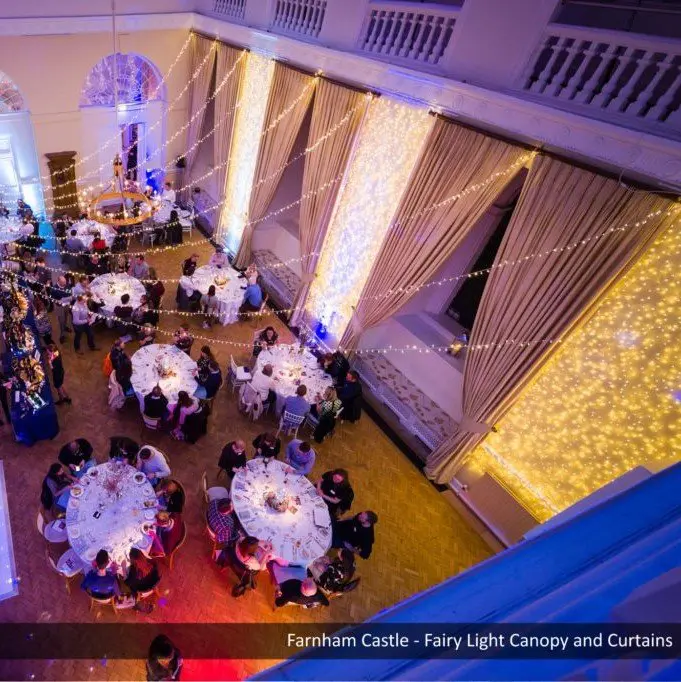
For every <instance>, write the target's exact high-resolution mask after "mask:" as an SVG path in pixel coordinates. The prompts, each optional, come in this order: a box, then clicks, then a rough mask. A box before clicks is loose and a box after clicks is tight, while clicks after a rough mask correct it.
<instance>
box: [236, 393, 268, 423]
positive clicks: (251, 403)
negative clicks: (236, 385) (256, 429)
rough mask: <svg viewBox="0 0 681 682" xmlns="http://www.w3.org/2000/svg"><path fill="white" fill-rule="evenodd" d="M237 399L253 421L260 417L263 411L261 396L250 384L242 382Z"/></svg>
mask: <svg viewBox="0 0 681 682" xmlns="http://www.w3.org/2000/svg"><path fill="white" fill-rule="evenodd" d="M239 401H240V403H241V407H242V409H243V411H244V413H245V414H247V415H250V416H251V419H252V420H253V421H256V420H258V419H259V418H260V416H261V415H262V412H263V406H262V398H261V397H260V393H258V391H256V390H255V389H254V388H253V386H251V385H250V384H243V385H242V387H241V391H240V392H239Z"/></svg>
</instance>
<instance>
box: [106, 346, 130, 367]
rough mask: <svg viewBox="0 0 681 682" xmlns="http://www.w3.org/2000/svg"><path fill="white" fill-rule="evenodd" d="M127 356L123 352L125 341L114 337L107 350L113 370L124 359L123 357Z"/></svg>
mask: <svg viewBox="0 0 681 682" xmlns="http://www.w3.org/2000/svg"><path fill="white" fill-rule="evenodd" d="M127 357H128V356H127V355H126V353H125V341H124V340H123V339H116V340H115V341H114V342H113V345H112V346H111V350H110V351H109V358H110V360H111V366H112V367H113V368H114V371H115V370H117V369H118V367H119V366H120V364H121V363H122V362H123V361H124V360H123V359H124V358H127Z"/></svg>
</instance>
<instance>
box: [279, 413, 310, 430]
mask: <svg viewBox="0 0 681 682" xmlns="http://www.w3.org/2000/svg"><path fill="white" fill-rule="evenodd" d="M282 421H283V423H284V426H300V425H301V424H302V423H303V422H304V421H305V415H304V414H303V415H299V414H293V413H292V412H288V411H287V410H284V414H283V415H282Z"/></svg>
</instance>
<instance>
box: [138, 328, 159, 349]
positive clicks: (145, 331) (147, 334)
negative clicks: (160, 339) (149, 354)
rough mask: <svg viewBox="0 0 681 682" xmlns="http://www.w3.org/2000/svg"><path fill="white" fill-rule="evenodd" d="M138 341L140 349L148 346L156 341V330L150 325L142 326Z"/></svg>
mask: <svg viewBox="0 0 681 682" xmlns="http://www.w3.org/2000/svg"><path fill="white" fill-rule="evenodd" d="M139 340H140V348H144V347H145V346H149V345H150V344H152V343H154V341H156V330H155V329H154V328H153V327H152V326H151V325H150V324H145V325H143V326H142V329H140V334H139Z"/></svg>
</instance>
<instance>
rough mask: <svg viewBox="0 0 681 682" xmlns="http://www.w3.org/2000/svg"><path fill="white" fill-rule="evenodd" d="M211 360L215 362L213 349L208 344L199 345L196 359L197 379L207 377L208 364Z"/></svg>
mask: <svg viewBox="0 0 681 682" xmlns="http://www.w3.org/2000/svg"><path fill="white" fill-rule="evenodd" d="M211 362H216V360H215V356H214V355H213V351H212V350H211V349H210V346H201V354H200V355H199V359H198V360H197V361H196V367H197V375H198V379H199V380H201V379H206V378H207V377H208V366H209V365H210V363H211Z"/></svg>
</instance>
